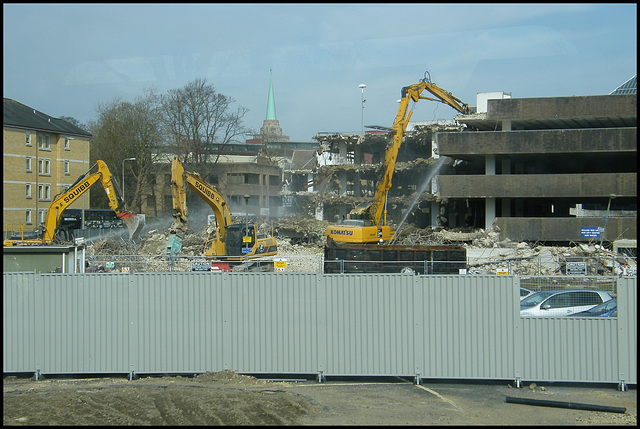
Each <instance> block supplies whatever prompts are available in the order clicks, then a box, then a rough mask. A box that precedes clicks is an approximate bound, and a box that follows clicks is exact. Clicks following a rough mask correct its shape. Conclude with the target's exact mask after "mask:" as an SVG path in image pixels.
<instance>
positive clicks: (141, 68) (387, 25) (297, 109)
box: [3, 3, 638, 141]
mask: <svg viewBox="0 0 640 429" xmlns="http://www.w3.org/2000/svg"><path fill="white" fill-rule="evenodd" d="M3 20H4V21H3V33H4V34H3V35H4V37H3V48H4V49H3V60H4V61H3V66H4V74H3V76H4V80H3V92H4V97H7V98H11V99H14V100H16V101H18V102H20V103H23V104H25V105H27V106H29V107H32V108H34V109H37V110H40V111H42V112H43V113H46V114H48V115H51V116H54V117H59V116H72V117H74V118H76V119H78V120H79V121H80V122H82V123H87V122H88V121H89V120H91V119H95V117H96V107H97V106H98V105H99V104H100V103H108V102H110V101H112V100H114V99H115V98H119V99H122V100H133V99H134V98H135V97H137V96H140V95H142V94H143V91H144V89H145V88H155V89H156V90H157V91H158V92H160V93H164V92H166V91H167V90H169V89H177V88H181V87H183V86H184V85H185V84H186V83H188V82H190V81H193V80H194V79H196V78H205V79H207V82H208V83H210V84H212V85H213V86H214V87H215V89H216V91H218V92H219V93H221V94H224V95H226V96H229V97H232V98H234V99H235V100H236V104H235V107H237V106H244V107H246V108H247V109H249V112H248V114H247V115H246V116H245V119H244V125H245V126H247V127H249V128H253V129H254V131H255V132H259V129H260V127H261V126H262V124H263V121H264V119H265V117H266V110H267V95H268V89H269V70H272V73H273V87H274V94H275V104H276V114H277V119H278V120H279V121H280V126H281V127H282V130H283V134H285V135H288V136H289V137H290V138H291V140H292V141H312V137H313V136H314V135H316V134H317V133H320V132H344V133H348V132H354V133H355V132H358V131H359V130H360V129H361V125H362V121H364V126H365V128H366V126H367V125H380V126H386V127H391V125H392V124H393V121H394V119H395V116H396V113H397V109H398V105H397V100H398V99H399V98H400V90H401V88H402V87H403V86H406V85H410V84H413V83H417V82H418V81H419V80H420V79H421V78H423V77H424V74H425V71H428V72H429V74H430V76H431V79H432V81H433V82H434V83H435V84H436V85H438V86H440V87H442V88H443V89H445V90H447V91H449V92H451V93H452V94H453V95H455V96H456V97H458V98H460V99H461V100H462V101H463V102H465V103H467V104H469V105H471V106H475V105H476V94H477V93H478V92H493V91H505V92H511V93H512V97H514V98H524V97H559V96H584V95H605V94H609V93H610V92H611V91H613V90H614V89H615V88H616V87H617V86H619V85H620V84H622V83H623V82H625V81H626V80H627V79H629V78H631V77H632V76H634V75H635V74H636V73H637V71H636V64H637V36H638V31H637V5H636V4H635V3H626V4H608V3H607V4H591V3H589V4H495V5H494V4H384V3H374V4H362V3H358V4H333V3H332V4H322V3H312V4H295V3H294V4H291V3H286V4H277V3H272V4H241V3H235V4H180V5H177V4H166V3H163V4H6V3H5V4H3ZM362 83H364V84H366V88H365V89H364V98H365V99H366V101H365V103H364V106H365V108H364V115H363V110H362V105H363V103H362V97H363V94H362V90H361V89H360V88H358V85H359V84H362ZM233 110H235V108H234V109H233ZM456 113H457V112H456V111H454V110H453V109H452V108H450V107H449V106H446V105H443V104H439V103H435V102H431V101H420V102H419V103H417V104H416V105H415V109H414V114H413V118H412V120H414V121H429V120H434V119H451V118H453V117H454V116H455V114H456ZM363 116H364V119H363Z"/></svg>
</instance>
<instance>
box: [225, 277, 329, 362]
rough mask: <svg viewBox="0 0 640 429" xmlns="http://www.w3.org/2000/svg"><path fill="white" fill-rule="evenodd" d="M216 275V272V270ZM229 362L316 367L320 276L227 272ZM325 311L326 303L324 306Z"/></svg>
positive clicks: (227, 357) (226, 320) (226, 307)
mask: <svg viewBox="0 0 640 429" xmlns="http://www.w3.org/2000/svg"><path fill="white" fill-rule="evenodd" d="M214 276H215V274H214ZM226 277H228V280H226V281H225V284H226V288H227V289H226V292H227V293H226V294H225V298H226V300H227V302H223V303H222V304H223V305H224V311H225V312H226V313H227V315H226V316H225V323H227V325H226V326H225V331H226V332H227V333H229V334H230V335H229V338H228V339H226V341H225V344H224V345H225V368H226V369H232V370H234V371H238V372H249V373H280V374H282V373H302V374H313V373H316V372H317V366H318V361H317V356H318V341H317V326H318V307H317V297H316V295H317V289H318V276H317V275H316V274H313V273H301V274H297V273H241V274H234V275H226ZM323 311H324V309H323Z"/></svg>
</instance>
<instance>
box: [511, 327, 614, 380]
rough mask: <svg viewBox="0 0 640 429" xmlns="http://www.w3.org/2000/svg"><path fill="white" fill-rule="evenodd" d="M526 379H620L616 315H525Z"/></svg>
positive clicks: (523, 339) (524, 370)
mask: <svg viewBox="0 0 640 429" xmlns="http://www.w3.org/2000/svg"><path fill="white" fill-rule="evenodd" d="M522 326H523V338H522V346H523V349H524V353H523V365H522V367H523V374H522V377H521V378H522V379H523V380H532V381H587V380H588V381H592V382H617V381H619V379H618V371H617V367H618V359H617V354H618V353H617V337H618V335H617V332H616V331H617V327H618V321H617V320H616V319H615V318H609V317H602V318H598V319H595V318H594V319H582V318H575V317H555V318H551V317H550V318H547V317H526V318H522Z"/></svg>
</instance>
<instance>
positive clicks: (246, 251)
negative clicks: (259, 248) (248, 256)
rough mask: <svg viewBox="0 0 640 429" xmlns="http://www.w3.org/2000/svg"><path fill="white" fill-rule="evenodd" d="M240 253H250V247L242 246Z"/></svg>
mask: <svg viewBox="0 0 640 429" xmlns="http://www.w3.org/2000/svg"><path fill="white" fill-rule="evenodd" d="M242 253H251V247H243V248H242Z"/></svg>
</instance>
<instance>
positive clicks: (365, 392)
mask: <svg viewBox="0 0 640 429" xmlns="http://www.w3.org/2000/svg"><path fill="white" fill-rule="evenodd" d="M507 396H511V397H526V398H533V399H545V400H552V401H565V402H571V403H574V404H575V403H578V404H595V405H600V406H611V407H624V408H626V412H625V413H623V414H622V413H613V412H601V411H585V410H576V409H567V408H557V407H541V406H531V405H522V404H513V403H507V402H506V397H507ZM636 417H637V397H636V390H635V387H634V386H632V388H631V389H630V390H628V391H627V392H620V391H618V390H616V388H615V386H602V385H597V386H592V385H590V386H583V385H549V386H534V385H529V386H523V387H522V388H520V389H515V388H512V387H510V386H509V385H508V383H506V382H485V383H468V382H451V381H447V382H443V381H429V382H426V381H425V382H423V383H422V384H420V385H415V384H413V382H412V380H410V379H401V378H384V379H361V378H360V379H345V378H342V379H338V378H331V377H329V378H327V379H326V381H324V382H323V383H318V382H317V381H316V380H314V379H296V380H291V379H289V380H287V381H277V380H269V381H267V380H261V379H257V378H254V377H252V376H248V375H241V374H236V373H234V372H231V371H224V372H218V373H205V374H200V375H197V376H195V377H186V376H156V377H144V376H143V377H140V378H139V379H137V380H133V381H129V380H128V379H127V378H126V377H98V378H86V379H77V378H70V377H66V378H65V377H55V378H54V377H47V378H45V379H44V380H39V381H33V380H30V379H29V378H20V377H13V376H11V377H6V376H5V377H4V386H3V424H4V425H18V426H19V425H29V426H31V425H589V424H596V425H637V420H636Z"/></svg>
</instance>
